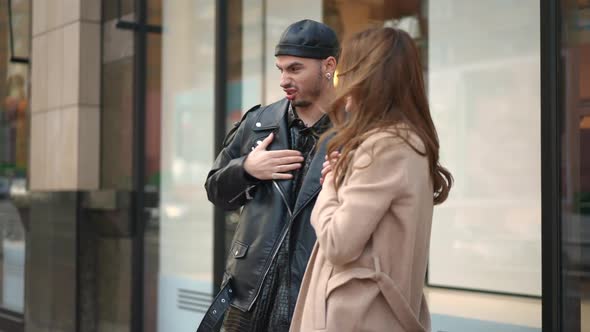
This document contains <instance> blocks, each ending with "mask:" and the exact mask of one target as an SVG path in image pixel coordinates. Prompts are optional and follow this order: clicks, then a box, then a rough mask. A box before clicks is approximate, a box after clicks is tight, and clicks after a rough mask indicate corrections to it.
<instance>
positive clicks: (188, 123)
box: [148, 0, 541, 331]
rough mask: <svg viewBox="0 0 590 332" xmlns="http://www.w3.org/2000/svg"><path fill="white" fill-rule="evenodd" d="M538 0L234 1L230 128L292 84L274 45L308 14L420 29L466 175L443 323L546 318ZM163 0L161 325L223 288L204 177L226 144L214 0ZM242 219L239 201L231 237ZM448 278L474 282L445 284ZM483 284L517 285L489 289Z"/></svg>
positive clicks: (439, 227) (192, 312)
mask: <svg viewBox="0 0 590 332" xmlns="http://www.w3.org/2000/svg"><path fill="white" fill-rule="evenodd" d="M156 7H157V6H155V7H154V8H156ZM538 7H539V4H538V1H537V0H526V1H518V2H514V3H512V2H505V1H503V2H485V4H484V3H483V2H478V1H476V2H473V1H469V0H440V1H426V0H422V1H420V0H382V1H352V0H351V1H347V0H324V1H315V0H303V1H297V2H293V1H267V0H231V1H228V8H229V21H230V22H229V23H228V49H229V54H228V56H227V58H228V68H227V69H228V70H227V71H228V82H227V87H228V91H227V92H228V98H227V110H228V113H227V114H226V119H227V122H226V123H227V127H228V128H230V127H231V124H232V123H233V122H235V121H237V120H238V119H239V118H240V117H241V115H242V113H243V112H244V111H245V110H247V109H249V108H250V107H252V106H254V105H256V104H260V103H262V104H269V103H272V102H274V101H277V100H279V99H281V98H283V93H282V91H281V89H280V87H279V80H280V75H279V73H278V71H277V70H276V68H275V59H274V47H275V45H276V42H277V41H278V40H279V37H280V35H281V33H282V32H283V31H284V29H285V28H286V27H287V26H288V25H289V24H291V23H293V22H295V21H297V20H300V19H305V18H308V19H314V20H318V21H323V22H324V23H326V24H328V25H330V26H331V27H332V28H334V30H335V31H336V32H337V33H338V35H339V37H340V39H341V40H345V39H347V38H348V37H349V36H351V35H352V34H353V33H355V32H357V31H360V30H362V29H364V28H367V27H370V26H392V27H397V28H399V29H404V30H406V31H407V32H409V33H410V35H411V36H413V38H414V39H415V41H416V43H417V45H418V47H419V48H420V52H421V57H422V59H421V60H422V62H423V65H424V70H425V77H426V81H427V85H428V87H427V88H428V91H429V98H430V102H431V109H432V114H433V117H434V120H435V123H436V125H437V127H438V130H439V136H440V140H441V146H442V159H443V163H444V164H445V165H446V166H448V167H449V168H450V170H451V171H452V172H453V174H454V175H455V178H456V181H457V183H456V186H455V188H454V189H453V192H452V195H451V198H450V200H449V201H448V202H447V203H446V204H445V205H443V206H442V207H440V208H437V209H436V212H435V220H434V225H433V232H432V248H431V257H430V267H429V275H428V279H427V280H425V282H427V283H428V284H429V285H432V286H433V287H430V288H429V289H430V290H429V297H430V299H429V300H430V301H431V303H433V304H434V306H433V330H434V329H435V328H437V329H440V330H445V329H449V326H462V325H461V324H467V325H463V326H474V328H473V329H472V330H477V329H478V328H488V329H490V330H498V329H500V328H501V329H502V330H503V331H511V330H510V329H511V328H513V329H515V331H516V330H518V328H523V329H524V330H526V331H529V330H530V331H536V330H538V328H540V322H541V315H540V295H541V269H540V267H541V243H540V238H541V213H540V197H541V188H540V182H541V178H540V92H539V86H540V69H539V68H540V61H539V57H540V50H539V42H540V35H539V20H540V14H539V8H538ZM162 9H163V15H162V21H163V26H164V34H163V37H162V44H161V45H162V58H161V61H162V75H161V83H162V93H161V105H162V109H161V120H158V121H161V132H160V135H161V139H162V140H161V152H160V153H161V168H160V169H161V171H160V172H159V173H158V174H159V177H160V184H161V185H160V187H159V193H160V211H159V215H158V217H159V219H158V220H159V226H158V227H159V228H158V229H157V230H154V232H155V233H153V234H152V235H153V236H152V237H153V238H155V237H157V235H158V234H159V239H158V240H157V241H159V242H158V245H159V247H157V248H158V249H157V251H158V252H159V258H158V259H159V261H158V271H159V272H158V273H159V275H158V283H159V284H158V285H159V286H158V289H159V293H158V296H157V301H158V308H157V311H158V319H157V324H158V331H167V330H181V329H187V328H188V329H190V328H192V327H194V325H195V324H196V323H197V322H198V321H199V320H200V319H201V317H202V314H203V312H204V310H205V309H206V308H207V305H208V303H209V301H210V297H211V295H212V294H211V289H212V288H213V285H212V282H213V278H212V277H213V276H212V266H213V262H212V257H213V252H212V250H213V243H212V240H213V227H212V222H213V208H212V206H211V205H210V203H209V202H208V200H207V197H206V193H205V191H204V189H203V183H204V181H205V178H206V175H207V172H208V171H209V168H210V167H211V164H212V162H213V157H214V156H213V146H214V140H213V139H214V103H213V100H214V99H213V98H214V92H215V91H214V84H213V82H214V71H213V70H214V64H215V59H216V58H215V54H214V51H215V40H214V36H215V34H214V32H215V31H214V26H215V2H212V1H197V2H194V1H188V0H183V1H163V3H162ZM154 17H157V15H156V16H154ZM157 21H158V20H157V19H156V20H155V22H157ZM499 21H501V22H504V23H503V24H501V25H499V24H497V22H499ZM154 68H155V67H154ZM154 98H155V99H154V100H156V99H157V98H156V97H155V96H154ZM154 132H155V131H154ZM507 140H508V141H509V142H510V144H506V143H505V142H506V141H507ZM148 162H149V161H148ZM148 166H149V165H148ZM150 167H151V166H149V167H148V168H150ZM148 182H149V179H148ZM237 220H238V213H229V214H228V215H227V218H226V225H225V227H226V229H227V236H226V242H227V243H226V245H229V241H231V238H232V235H233V230H234V228H235V225H236V223H237ZM151 255H152V256H151V258H149V260H151V261H153V262H155V261H156V259H155V258H154V255H153V253H152V254H151ZM434 286H436V287H434ZM439 286H440V287H443V288H453V289H468V290H472V291H473V290H474V291H476V292H472V293H469V294H471V295H473V294H475V295H474V296H472V297H469V296H467V297H469V299H467V300H465V297H461V296H463V295H461V296H459V297H456V294H451V296H447V297H440V296H438V295H436V293H437V291H436V289H440V287H439ZM479 291H485V292H496V293H503V294H509V295H510V296H507V295H506V296H503V297H501V299H500V300H499V301H496V298H494V299H492V301H491V302H485V301H486V300H489V298H487V297H485V296H483V295H481V293H478V292H479ZM464 293H465V292H464ZM432 294H434V295H432ZM462 294H463V293H462ZM514 294H516V295H518V296H522V295H525V296H527V298H522V297H518V296H516V297H515V296H514ZM482 299H483V300H482ZM482 301H484V302H482ZM494 301H495V302H494ZM458 303H459V304H460V305H458ZM461 303H462V304H461ZM482 303H486V305H487V304H490V305H489V306H485V305H482ZM473 307H475V308H477V307H482V308H483V309H482V310H479V311H480V312H485V313H484V314H478V313H474V312H473V311H472V310H469V309H470V308H473ZM492 307H493V309H490V308H492ZM510 307H512V308H517V309H516V310H512V311H513V313H510V312H508V311H509V310H510V309H509V308H510ZM448 308H455V309H454V310H448ZM517 316H518V317H517ZM523 317H524V318H523ZM473 318H475V319H477V320H474V319H473ZM483 321H488V322H483ZM185 323H186V324H188V325H186V326H185V325H182V326H181V324H185ZM457 324H458V325H457ZM469 324H472V325H469ZM473 324H475V325H473ZM523 326H525V327H523Z"/></svg>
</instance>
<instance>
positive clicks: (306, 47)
mask: <svg viewBox="0 0 590 332" xmlns="http://www.w3.org/2000/svg"><path fill="white" fill-rule="evenodd" d="M339 51H340V49H339V44H338V39H337V38H336V34H335V32H334V31H333V30H332V29H330V28H329V27H328V26H326V25H324V24H322V23H318V22H315V21H312V20H303V21H299V22H296V23H294V24H292V25H290V26H289V27H288V28H287V29H286V30H285V32H284V33H283V35H282V36H281V38H280V41H279V43H278V45H277V46H276V48H275V56H276V66H277V68H278V70H279V71H280V74H281V83H280V85H281V87H282V88H283V90H284V91H285V94H286V97H285V98H284V99H282V100H280V101H278V102H275V103H273V104H271V105H268V106H264V107H260V106H257V107H254V108H253V109H251V110H250V111H248V112H247V113H246V114H245V115H244V117H243V118H242V120H241V121H240V123H238V124H237V125H236V127H235V128H234V129H233V130H232V131H231V132H230V133H229V134H228V137H226V141H225V144H224V146H225V147H224V149H223V150H222V151H221V153H220V154H219V156H218V157H217V159H216V161H215V164H214V165H213V168H212V169H211V171H210V172H209V175H208V177H207V182H206V184H205V187H206V189H207V194H208V197H209V200H210V201H211V202H212V203H214V204H215V205H217V206H220V207H222V208H225V209H228V210H231V209H237V208H240V207H243V210H242V212H241V216H240V223H239V225H238V227H237V229H236V233H235V236H234V240H233V243H232V247H231V251H230V252H229V256H228V259H227V263H226V271H225V275H224V283H223V285H222V286H223V287H222V291H221V292H220V294H219V295H218V296H217V297H216V298H215V300H214V303H213V304H212V306H211V308H210V309H209V311H208V313H207V314H206V315H205V318H204V320H203V323H202V324H201V327H200V328H199V331H211V330H214V329H215V325H216V324H218V323H219V322H220V320H221V317H223V314H224V313H225V320H224V321H223V330H224V331H226V332H234V331H240V332H249V331H255V332H264V331H272V332H281V331H288V329H289V325H290V322H291V317H292V315H293V310H294V306H295V301H296V300H297V295H298V293H299V287H300V286H301V279H302V278H303V274H304V272H305V268H306V265H307V261H308V259H309V255H310V253H311V250H312V247H313V245H314V243H315V240H316V238H315V233H314V230H313V228H312V227H311V225H310V223H309V217H310V214H311V211H312V208H313V205H314V203H315V199H316V196H317V194H318V192H319V190H320V176H321V169H322V164H323V162H324V155H325V149H323V148H322V149H319V150H318V149H317V144H318V139H319V136H320V135H321V134H322V133H323V132H324V131H325V130H326V129H327V128H328V127H329V126H330V121H329V119H328V117H327V116H326V115H325V114H324V111H325V110H326V109H327V108H328V107H329V105H330V101H331V98H332V96H333V90H334V85H333V77H334V72H335V70H336V62H337V60H336V58H337V57H338V54H339ZM316 150H317V152H316ZM230 302H231V307H229V308H228V306H229V303H230Z"/></svg>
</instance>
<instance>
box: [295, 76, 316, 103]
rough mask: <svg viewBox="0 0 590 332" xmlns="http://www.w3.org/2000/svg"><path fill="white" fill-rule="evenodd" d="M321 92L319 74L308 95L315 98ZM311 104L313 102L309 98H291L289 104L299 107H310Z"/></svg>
mask: <svg viewBox="0 0 590 332" xmlns="http://www.w3.org/2000/svg"><path fill="white" fill-rule="evenodd" d="M321 94H322V76H321V74H320V76H319V77H318V80H317V81H316V82H315V85H314V86H313V88H312V89H311V90H310V92H309V95H310V97H312V98H313V99H314V100H315V99H318V98H319V96H320V95H321ZM312 104H313V102H311V101H310V100H309V99H301V100H293V101H292V102H291V105H293V107H299V108H306V107H310V106H311V105H312Z"/></svg>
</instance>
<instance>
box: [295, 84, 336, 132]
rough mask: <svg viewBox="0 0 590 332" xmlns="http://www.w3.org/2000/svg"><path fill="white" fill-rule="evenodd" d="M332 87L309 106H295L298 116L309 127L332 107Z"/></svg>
mask: <svg viewBox="0 0 590 332" xmlns="http://www.w3.org/2000/svg"><path fill="white" fill-rule="evenodd" d="M331 93H332V91H331V89H330V90H328V91H326V93H324V95H322V96H321V97H320V98H318V99H317V100H316V101H315V102H314V103H313V104H311V105H309V106H308V107H294V109H295V112H297V116H298V117H299V118H300V119H301V121H303V123H305V125H306V126H307V127H311V126H313V125H314V124H315V123H316V122H318V120H320V119H321V118H322V116H323V115H324V114H325V113H326V112H327V111H328V107H330V100H331V98H332V94H331Z"/></svg>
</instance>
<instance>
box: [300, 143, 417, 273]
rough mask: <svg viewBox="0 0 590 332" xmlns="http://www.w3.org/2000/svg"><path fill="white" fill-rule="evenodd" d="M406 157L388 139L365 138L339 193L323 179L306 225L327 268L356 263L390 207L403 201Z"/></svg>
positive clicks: (329, 178)
mask: <svg viewBox="0 0 590 332" xmlns="http://www.w3.org/2000/svg"><path fill="white" fill-rule="evenodd" d="M408 153H410V152H409V151H408V148H407V147H406V145H405V143H402V142H399V141H398V140H394V139H393V138H380V139H374V138H369V139H367V140H366V141H365V142H363V144H361V146H360V147H359V148H358V149H357V151H356V152H355V154H354V156H353V158H352V161H351V162H352V164H351V170H349V172H348V175H347V178H346V179H345V182H344V183H343V185H342V186H341V187H340V188H339V190H338V192H336V190H335V188H334V184H333V176H332V173H329V174H328V176H327V177H326V180H325V182H324V186H323V188H322V191H321V192H320V194H319V196H318V200H317V203H316V205H315V208H314V210H313V213H312V217H311V223H312V226H313V227H314V229H315V232H316V235H317V241H318V243H319V246H320V248H322V251H323V252H324V254H325V256H326V258H327V259H328V261H330V262H331V263H332V264H334V265H344V264H346V263H349V262H352V261H354V260H356V259H358V258H359V257H360V255H361V254H362V252H363V250H364V248H365V246H366V245H367V242H368V241H369V239H370V238H371V234H372V233H373V232H374V231H375V229H376V227H377V225H378V223H379V221H381V219H383V216H384V215H385V213H386V212H387V210H388V209H389V208H390V207H391V204H392V201H393V200H396V199H398V198H399V197H400V196H402V195H403V193H404V191H405V189H406V188H407V169H406V167H407V157H408Z"/></svg>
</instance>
